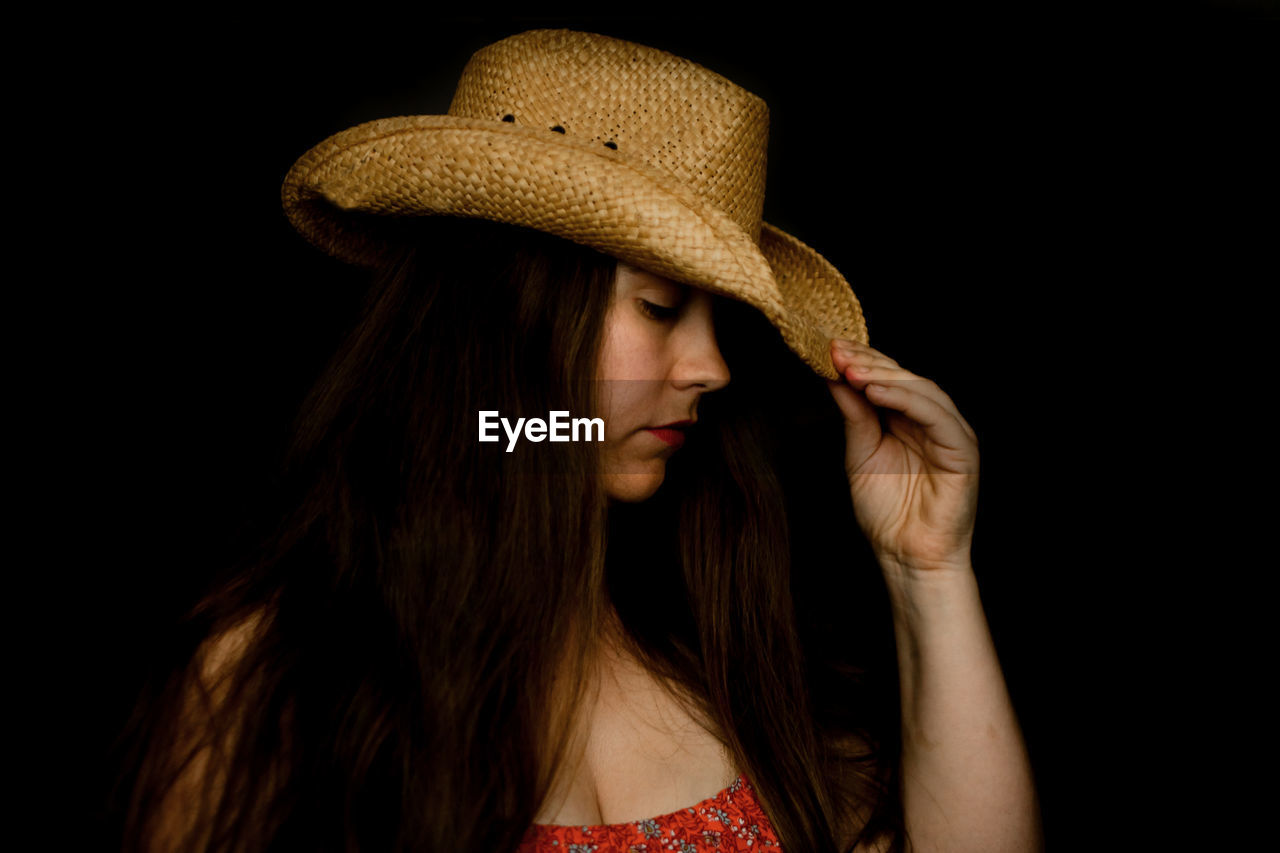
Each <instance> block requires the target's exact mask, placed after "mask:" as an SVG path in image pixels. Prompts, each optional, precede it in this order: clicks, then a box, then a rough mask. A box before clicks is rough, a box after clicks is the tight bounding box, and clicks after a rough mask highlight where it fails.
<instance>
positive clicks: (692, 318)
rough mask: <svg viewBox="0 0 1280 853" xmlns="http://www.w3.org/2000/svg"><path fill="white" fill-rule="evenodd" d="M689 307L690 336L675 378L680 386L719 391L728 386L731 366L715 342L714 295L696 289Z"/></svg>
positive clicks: (674, 372) (686, 341)
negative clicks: (700, 387)
mask: <svg viewBox="0 0 1280 853" xmlns="http://www.w3.org/2000/svg"><path fill="white" fill-rule="evenodd" d="M689 302H690V304H689V306H688V321H689V322H688V324H687V331H688V335H687V337H686V339H685V340H684V341H683V342H682V344H683V345H682V346H681V349H680V359H679V361H678V363H677V364H676V366H675V368H674V370H673V372H672V375H673V377H674V379H675V384H676V385H677V387H679V388H681V389H684V388H692V387H695V386H699V385H701V386H702V387H703V390H704V392H705V391H718V390H720V389H721V388H723V387H724V386H726V385H728V384H729V378H730V377H729V365H728V364H726V363H725V360H724V356H722V355H721V354H720V345H719V344H718V343H717V342H716V329H715V320H714V314H713V311H712V308H713V307H714V303H713V301H712V297H711V294H710V293H708V292H706V291H704V290H695V291H694V293H693V294H692V295H691V296H690V299H689Z"/></svg>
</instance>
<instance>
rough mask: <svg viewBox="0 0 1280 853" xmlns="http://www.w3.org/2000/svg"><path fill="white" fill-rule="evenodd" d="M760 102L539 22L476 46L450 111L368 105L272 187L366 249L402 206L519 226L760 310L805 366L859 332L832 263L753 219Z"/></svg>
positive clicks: (329, 247) (322, 226)
mask: <svg viewBox="0 0 1280 853" xmlns="http://www.w3.org/2000/svg"><path fill="white" fill-rule="evenodd" d="M768 125H769V114H768V109H767V107H766V106H765V104H764V102H763V101H762V100H760V99H759V98H757V97H756V96H755V95H752V94H751V93H749V92H747V91H745V90H744V89H741V88H739V87H737V86H735V85H734V84H733V83H731V82H729V81H728V80H726V79H725V78H723V77H721V76H719V75H718V74H715V73H714V72H712V71H709V70H708V69H706V68H703V67H702V66H700V65H697V64H695V63H693V62H690V61H688V60H685V59H681V58H679V57H677V56H673V55H672V54H669V53H666V52H665V51H660V50H656V49H654V48H649V47H644V46H642V45H637V44H633V43H630V42H625V41H620V40H617V39H613V38H608V37H605V36H599V35H593V34H590V33H579V32H573V31H568V30H537V31H532V32H527V33H521V34H520V35H516V36H512V37H510V38H507V39H504V40H502V41H500V42H497V43H496V44H492V45H490V46H488V47H486V48H483V49H481V50H480V51H478V52H477V53H476V54H475V55H474V56H473V57H472V58H471V61H470V62H469V63H468V64H467V66H466V68H465V69H464V70H463V73H462V78H461V80H460V81H459V84H458V87H457V90H456V92H455V94H454V98H453V102H452V104H451V106H450V108H449V113H448V115H444V116H402V117H398V118H387V119H379V120H377V121H371V122H366V123H364V124H361V125H358V126H356V127H353V128H350V129H348V130H345V131H343V132H341V133H338V134H335V135H334V136H332V137H330V138H329V139H327V140H325V141H324V142H322V143H320V144H319V145H317V146H316V147H315V148H313V149H311V150H310V151H308V152H307V153H306V154H304V155H303V156H302V157H301V158H300V159H299V160H298V162H297V163H295V164H294V166H293V168H292V169H291V170H290V172H289V174H288V176H287V177H286V179H285V182H284V186H283V189H282V200H283V204H284V208H285V212H286V214H287V215H288V217H289V220H290V221H291V222H292V223H293V225H294V227H295V228H297V229H298V231H299V232H300V233H301V234H302V235H303V236H304V237H306V238H307V239H308V240H309V241H310V242H312V243H313V244H315V245H316V246H318V247H320V248H321V249H323V250H325V251H326V252H328V253H330V254H332V255H334V256H336V257H338V258H341V259H343V260H345V261H348V262H351V263H357V264H376V263H378V262H379V260H381V259H382V258H384V257H385V256H386V255H387V253H388V251H389V250H391V249H393V248H394V247H395V246H396V244H397V242H398V240H400V239H404V238H403V236H402V232H403V231H404V229H403V228H398V227H397V225H398V224H401V223H403V222H405V221H406V218H416V217H421V216H432V215H445V216H460V217H473V218H480V219H489V220H495V221H498V222H506V223H509V224H512V225H520V226H525V227H529V228H535V229H538V230H540V231H545V232H547V233H550V234H554V235H556V236H559V237H562V238H564V239H567V240H571V241H573V242H575V243H579V244H581V245H584V246H589V247H591V248H593V249H596V250H598V251H601V252H605V253H607V254H609V255H612V256H614V257H616V258H619V259H621V260H623V261H626V262H627V263H629V264H632V265H634V266H637V267H641V268H644V269H647V270H650V271H651V272H654V273H656V274H658V275H662V276H665V277H667V278H671V279H674V280H677V281H681V282H685V283H687V284H690V285H695V286H698V287H702V288H704V289H707V290H709V291H712V292H714V293H719V294H722V295H725V296H728V297H731V298H734V299H739V300H741V301H743V302H746V303H748V304H750V305H752V306H754V307H755V308H757V309H758V310H759V311H761V312H762V313H763V314H764V315H765V317H767V318H768V320H769V322H770V323H772V324H773V325H774V327H776V328H777V329H778V330H779V332H780V333H781V334H782V337H783V340H784V341H786V343H787V345H788V346H789V347H790V348H791V349H792V350H793V351H794V352H795V353H796V354H797V355H799V356H800V358H801V359H803V360H804V361H805V363H806V364H808V365H809V366H810V367H811V368H812V369H813V370H814V371H816V372H817V373H818V374H820V375H822V376H824V377H827V378H829V379H835V378H837V376H836V374H835V371H834V369H833V368H832V366H831V358H830V354H829V350H828V345H829V341H830V339H831V338H833V337H841V338H848V339H851V340H857V341H862V342H864V343H865V342H866V341H867V330H866V323H865V321H864V319H863V316H862V309H861V307H860V305H859V303H858V300H857V298H856V297H855V296H854V294H853V291H852V289H851V288H850V287H849V284H848V282H846V281H845V279H844V277H843V276H841V275H840V273H839V272H838V271H837V270H836V269H835V267H833V266H832V265H831V264H830V263H828V262H827V261H826V260H825V259H824V258H822V256H821V255H819V254H818V253H817V252H815V251H814V250H813V249H811V248H809V247H808V246H806V245H804V244H803V243H801V242H800V241H799V240H797V239H795V238H794V237H791V236H790V235H788V234H785V233H783V232H782V231H780V230H778V229H776V228H774V227H772V226H770V225H768V224H767V223H764V222H762V221H761V211H762V209H763V206H764V187H765V152H766V149H767V144H768Z"/></svg>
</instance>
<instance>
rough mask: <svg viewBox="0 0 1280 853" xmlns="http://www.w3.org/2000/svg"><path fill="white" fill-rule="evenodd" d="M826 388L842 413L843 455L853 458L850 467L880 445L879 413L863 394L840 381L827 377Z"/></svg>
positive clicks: (873, 451)
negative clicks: (833, 380)
mask: <svg viewBox="0 0 1280 853" xmlns="http://www.w3.org/2000/svg"><path fill="white" fill-rule="evenodd" d="M827 388H828V389H830V391H831V396H832V397H833V398H834V399H835V401H836V406H838V407H839V409H840V413H841V414H842V415H844V436H845V458H846V459H847V460H854V467H857V466H858V465H861V464H862V462H863V461H865V460H866V459H867V458H869V457H870V456H871V455H872V454H873V453H875V452H876V448H878V447H879V446H880V438H881V435H882V430H881V428H880V413H879V412H877V411H876V407H875V406H873V405H871V403H870V402H869V401H868V400H867V397H866V395H865V394H863V393H862V392H861V391H855V390H854V389H852V388H850V387H849V386H848V385H846V384H845V383H843V382H832V381H830V380H828V381H827Z"/></svg>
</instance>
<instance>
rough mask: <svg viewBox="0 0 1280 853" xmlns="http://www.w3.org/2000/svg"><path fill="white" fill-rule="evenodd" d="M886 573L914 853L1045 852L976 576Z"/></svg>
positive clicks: (904, 570)
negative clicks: (942, 852)
mask: <svg viewBox="0 0 1280 853" xmlns="http://www.w3.org/2000/svg"><path fill="white" fill-rule="evenodd" d="M882 568H883V569H884V572H885V579H886V581H887V583H888V587H889V596H890V600H891V602H892V605H893V624H894V633H895V635H896V638H897V644H898V668H899V672H900V676H901V683H902V687H901V693H902V764H903V767H902V778H903V809H904V814H905V817H906V823H907V831H908V833H909V835H910V837H911V839H912V842H913V844H914V846H915V848H916V849H917V850H921V851H926V850H929V851H931V850H948V851H950V850H957V851H960V850H974V851H984V853H999V851H1006V850H1007V851H1031V850H1039V849H1041V847H1042V841H1041V837H1040V822H1039V814H1040V811H1039V807H1038V804H1037V802H1036V794H1035V786H1034V784H1033V781H1032V776H1031V765H1030V762H1029V761H1028V759H1027V751H1026V747H1025V745H1024V744H1023V740H1022V733H1021V731H1020V730H1019V727H1018V721H1017V718H1016V717H1015V716H1014V712H1013V706H1012V704H1011V703H1010V701H1009V694H1008V691H1007V690H1006V688H1005V683H1004V676H1003V675H1002V674H1001V671H1000V664H999V662H998V660H997V659H996V652H995V647H994V646H993V645H992V642H991V634H990V632H989V631H988V629H987V622H986V618H985V617H984V616H983V612H982V603H981V601H980V600H979V597H978V585H977V582H976V580H975V578H974V575H973V569H972V566H969V565H967V564H966V565H958V566H955V567H953V568H946V569H939V568H931V569H924V570H921V569H916V568H912V567H909V566H900V565H894V564H892V563H890V564H888V565H883V564H882Z"/></svg>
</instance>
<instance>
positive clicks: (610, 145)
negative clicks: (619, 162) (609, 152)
mask: <svg viewBox="0 0 1280 853" xmlns="http://www.w3.org/2000/svg"><path fill="white" fill-rule="evenodd" d="M604 147H605V148H612V149H613V150H614V151H617V150H618V143H616V142H606V143H605V144H604Z"/></svg>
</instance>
